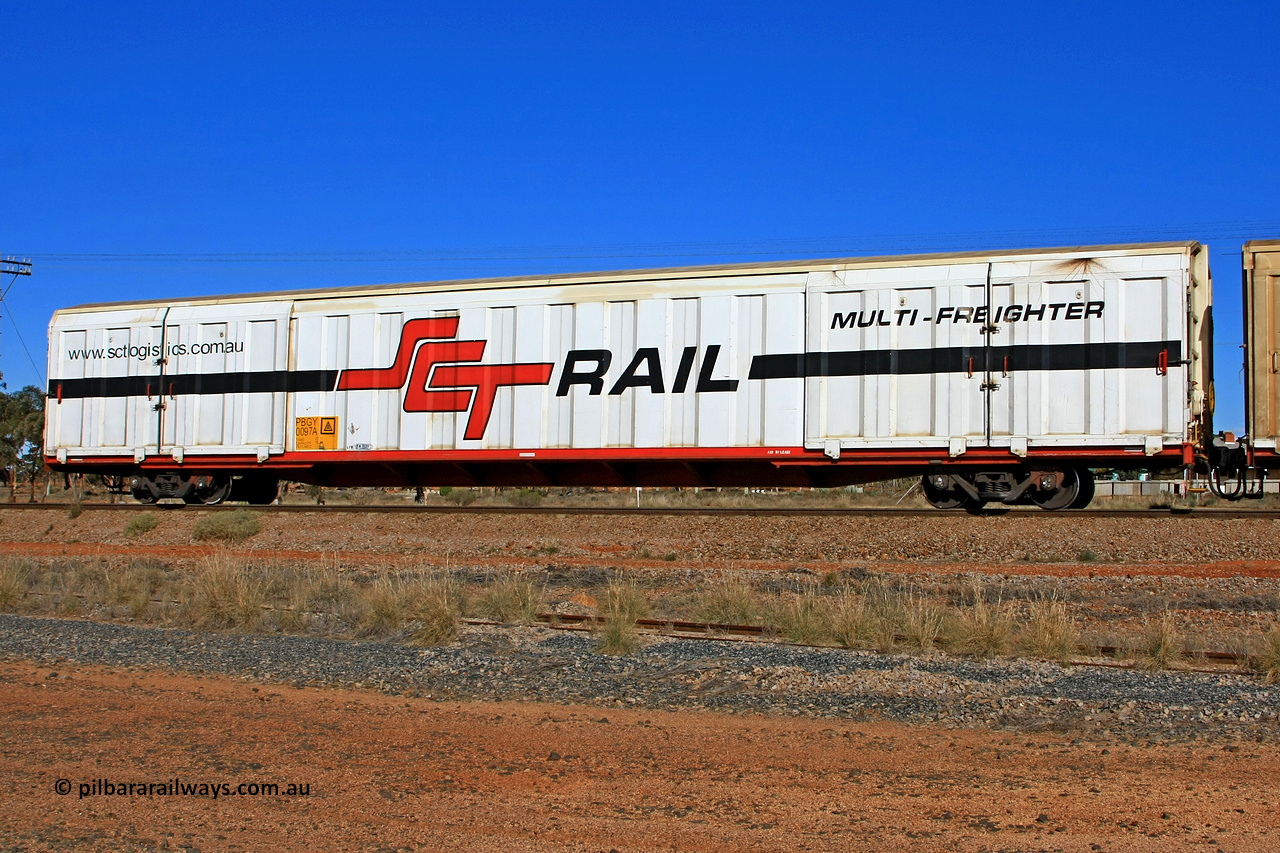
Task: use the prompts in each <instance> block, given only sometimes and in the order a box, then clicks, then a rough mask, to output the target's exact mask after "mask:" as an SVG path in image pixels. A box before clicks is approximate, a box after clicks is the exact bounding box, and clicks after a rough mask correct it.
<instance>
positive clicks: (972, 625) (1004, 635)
mask: <svg viewBox="0 0 1280 853" xmlns="http://www.w3.org/2000/svg"><path fill="white" fill-rule="evenodd" d="M971 595H972V597H973V603H972V604H971V605H970V606H969V607H965V608H964V609H962V610H961V611H960V614H959V615H958V616H957V617H956V619H955V622H954V635H953V637H952V639H951V643H950V645H951V646H952V647H953V648H954V649H956V650H957V651H960V652H964V653H966V654H971V655H977V656H978V657H983V658H985V657H990V656H993V655H1005V654H1008V653H1009V649H1010V648H1011V647H1012V645H1013V643H1012V640H1013V629H1014V622H1013V619H1012V617H1011V616H1010V614H1009V607H1008V605H1006V604H1005V603H1004V602H1003V601H997V602H996V603H995V604H994V605H991V604H988V603H987V601H986V599H985V598H983V595H982V590H981V588H980V587H978V586H977V585H976V584H975V585H974V586H973V588H972V590H971Z"/></svg>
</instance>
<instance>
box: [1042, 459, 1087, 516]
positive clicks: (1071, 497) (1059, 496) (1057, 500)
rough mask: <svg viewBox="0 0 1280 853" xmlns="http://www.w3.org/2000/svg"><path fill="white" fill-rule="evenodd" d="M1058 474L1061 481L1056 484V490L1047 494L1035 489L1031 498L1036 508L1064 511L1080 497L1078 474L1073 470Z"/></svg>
mask: <svg viewBox="0 0 1280 853" xmlns="http://www.w3.org/2000/svg"><path fill="white" fill-rule="evenodd" d="M1060 473H1061V480H1060V481H1059V482H1058V488H1056V489H1054V490H1053V491H1052V492H1048V493H1044V492H1041V491H1040V490H1038V489H1037V490H1036V492H1035V494H1033V495H1032V496H1031V500H1032V502H1033V503H1034V504H1035V505H1036V506H1038V507H1040V508H1041V509H1047V510H1055V509H1066V508H1067V507H1069V506H1071V505H1072V504H1073V503H1074V502H1075V501H1076V500H1077V499H1078V498H1079V497H1080V492H1081V487H1080V474H1079V472H1078V471H1077V470H1076V469H1075V468H1066V469H1064V470H1063V471H1061V472H1060Z"/></svg>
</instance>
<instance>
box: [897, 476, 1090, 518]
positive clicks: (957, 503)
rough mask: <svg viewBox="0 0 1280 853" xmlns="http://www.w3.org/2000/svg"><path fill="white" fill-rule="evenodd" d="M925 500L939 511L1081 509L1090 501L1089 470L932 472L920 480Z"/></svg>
mask: <svg viewBox="0 0 1280 853" xmlns="http://www.w3.org/2000/svg"><path fill="white" fill-rule="evenodd" d="M920 487H921V491H922V492H924V496H925V500H927V501H928V502H929V503H930V504H932V505H933V506H935V507H937V508H939V509H965V510H969V511H971V512H974V511H980V510H981V509H982V507H984V506H985V505H986V504H989V503H999V504H1004V505H1006V506H1013V505H1016V504H1035V505H1036V506H1038V507H1040V508H1041V509H1047V510H1058V509H1084V508H1085V507H1086V506H1088V505H1089V502H1090V501H1092V500H1093V492H1094V489H1093V472H1091V471H1090V470H1089V469H1088V468H1074V467H1066V468H1019V469H1015V470H1000V471H964V472H943V471H931V472H929V473H927V474H925V475H924V477H922V478H921V480H920Z"/></svg>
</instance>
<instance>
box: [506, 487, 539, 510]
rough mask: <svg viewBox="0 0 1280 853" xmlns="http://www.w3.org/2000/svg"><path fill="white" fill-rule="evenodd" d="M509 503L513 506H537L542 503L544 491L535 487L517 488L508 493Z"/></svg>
mask: <svg viewBox="0 0 1280 853" xmlns="http://www.w3.org/2000/svg"><path fill="white" fill-rule="evenodd" d="M507 503H509V504H511V505H512V506H523V507H531V506H537V505H538V504H540V503H542V493H541V492H538V491H534V490H533V489H516V490H515V491H514V492H509V493H508V494H507Z"/></svg>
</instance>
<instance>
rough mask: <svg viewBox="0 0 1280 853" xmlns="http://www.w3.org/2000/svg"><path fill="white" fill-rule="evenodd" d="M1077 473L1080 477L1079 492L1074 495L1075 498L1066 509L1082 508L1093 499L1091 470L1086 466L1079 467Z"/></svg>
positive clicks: (1093, 488)
mask: <svg viewBox="0 0 1280 853" xmlns="http://www.w3.org/2000/svg"><path fill="white" fill-rule="evenodd" d="M1077 475H1078V477H1079V479H1080V494H1078V495H1076V499H1075V500H1073V501H1072V502H1071V505H1070V506H1069V507H1067V509H1084V508H1085V507H1087V506H1088V505H1089V504H1090V502H1092V501H1093V493H1094V491H1095V484H1094V481H1093V472H1092V471H1090V470H1089V469H1088V468H1081V469H1079V470H1078V471H1077Z"/></svg>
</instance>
